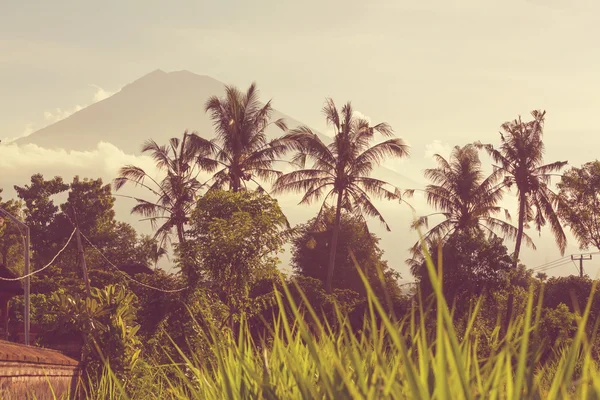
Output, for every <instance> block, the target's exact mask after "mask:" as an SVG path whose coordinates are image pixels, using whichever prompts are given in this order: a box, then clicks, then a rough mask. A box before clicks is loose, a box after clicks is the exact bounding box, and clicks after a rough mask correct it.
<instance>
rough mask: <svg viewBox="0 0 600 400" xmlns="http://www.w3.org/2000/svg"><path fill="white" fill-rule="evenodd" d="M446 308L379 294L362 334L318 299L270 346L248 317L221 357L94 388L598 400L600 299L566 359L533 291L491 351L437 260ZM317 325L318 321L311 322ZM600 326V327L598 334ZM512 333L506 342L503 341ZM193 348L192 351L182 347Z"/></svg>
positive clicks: (98, 393)
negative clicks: (592, 325)
mask: <svg viewBox="0 0 600 400" xmlns="http://www.w3.org/2000/svg"><path fill="white" fill-rule="evenodd" d="M428 267H429V274H430V277H431V280H432V282H433V286H434V291H435V296H436V302H437V304H436V307H435V310H436V311H435V313H436V315H435V316H429V318H434V321H435V324H434V328H433V329H431V328H429V329H426V327H425V322H424V321H425V318H424V311H423V310H422V309H420V308H418V306H417V307H414V308H413V310H412V313H411V314H410V315H409V316H407V317H405V318H404V319H402V320H396V319H395V318H394V316H390V315H389V314H388V313H386V312H385V308H384V307H383V305H382V304H380V303H379V302H378V301H377V299H376V298H375V297H374V296H373V295H372V293H370V295H369V299H368V305H369V317H368V318H366V319H365V323H364V325H363V329H362V330H361V331H360V332H358V333H357V332H356V331H353V330H352V329H351V328H350V325H349V323H348V319H347V318H346V316H344V315H342V314H341V313H339V312H338V314H337V316H338V318H337V326H336V329H335V332H336V333H333V330H332V329H331V328H330V327H329V326H324V325H323V324H322V323H321V322H320V320H319V318H317V314H316V312H315V310H313V309H312V308H311V307H310V305H309V304H307V303H304V304H294V303H293V301H291V300H290V299H291V296H290V294H289V292H285V293H282V294H280V295H279V296H278V298H277V301H278V303H279V305H280V306H282V305H283V303H284V302H287V301H291V303H292V304H291V309H292V311H293V312H292V316H289V315H286V314H285V313H283V312H282V313H280V314H279V315H278V316H277V317H276V318H275V322H274V323H273V326H272V329H273V338H272V339H271V340H270V342H269V343H257V342H256V341H254V340H252V339H251V338H250V335H249V333H248V329H247V327H246V326H244V325H243V324H242V326H241V329H240V330H239V336H237V337H235V338H232V337H224V336H223V334H222V333H221V332H217V331H216V330H212V331H209V332H208V334H209V335H210V336H212V337H211V343H212V346H211V354H209V355H208V356H207V355H204V356H202V357H200V356H199V355H198V356H197V357H193V358H191V359H185V360H186V361H185V362H184V363H183V364H179V365H176V364H170V365H149V364H142V365H141V366H140V371H141V374H138V375H139V376H138V377H137V378H136V379H133V380H131V381H129V382H127V383H126V384H125V387H124V386H123V383H121V382H120V381H119V380H118V379H116V378H115V377H114V376H113V375H112V374H111V373H110V371H109V370H106V372H105V374H104V375H103V377H102V379H101V380H100V382H96V383H94V384H93V385H92V388H91V390H90V392H89V393H88V394H87V397H88V398H95V399H126V398H134V399H150V398H154V399H188V398H193V399H263V398H264V399H387V398H389V399H448V400H450V399H452V400H457V399H559V398H560V399H566V398H572V399H587V398H590V399H592V398H593V399H597V398H600V374H599V371H598V368H597V363H596V361H595V360H594V359H593V357H592V355H591V351H590V349H591V347H590V346H591V343H592V342H593V341H592V340H591V339H592V338H590V337H589V329H588V330H587V332H588V333H586V329H585V328H586V325H587V323H588V315H589V309H590V304H591V299H590V302H589V303H588V305H587V307H586V309H585V310H584V311H582V313H581V316H580V320H579V322H578V323H579V328H578V331H577V333H576V335H575V337H574V338H573V340H572V341H571V344H570V346H568V347H565V348H562V349H554V350H555V352H556V357H554V358H553V359H552V361H549V362H546V363H544V364H540V363H539V362H537V361H536V360H537V359H536V354H538V353H539V352H538V350H539V348H538V347H539V346H538V344H539V343H540V342H541V341H540V338H539V337H538V329H537V328H538V322H539V320H540V310H541V306H540V304H534V301H533V295H530V296H529V302H528V304H527V307H526V311H525V314H524V315H523V316H520V317H518V318H517V319H516V320H515V321H513V324H512V325H511V326H510V327H509V329H508V330H507V332H506V335H503V334H500V328H499V327H498V328H497V329H496V330H495V333H494V338H493V345H492V346H491V349H492V350H491V351H486V355H485V356H484V355H482V354H480V343H479V342H478V340H477V339H476V338H475V337H474V335H472V334H471V330H472V329H473V322H474V321H475V317H476V315H477V312H478V306H476V307H475V308H474V310H473V313H472V316H471V318H470V320H469V323H468V324H467V327H466V331H465V332H463V333H462V334H461V335H460V337H459V335H458V334H457V332H456V330H455V328H454V325H453V323H452V317H451V314H450V311H449V308H448V306H447V305H446V303H445V301H444V298H443V296H442V295H441V282H440V281H439V279H438V278H437V272H436V269H435V268H434V267H433V265H431V263H430V264H429V266H428ZM307 321H308V322H310V323H307ZM594 332H595V331H594ZM500 337H503V338H504V339H502V340H501V339H500ZM182 354H183V353H182Z"/></svg>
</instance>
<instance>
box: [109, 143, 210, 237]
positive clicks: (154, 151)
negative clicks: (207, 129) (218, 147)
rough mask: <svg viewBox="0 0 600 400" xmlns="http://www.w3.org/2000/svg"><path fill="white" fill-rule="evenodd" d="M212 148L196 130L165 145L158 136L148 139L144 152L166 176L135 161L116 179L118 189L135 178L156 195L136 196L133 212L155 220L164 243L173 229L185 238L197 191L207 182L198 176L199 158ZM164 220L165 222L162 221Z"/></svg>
mask: <svg viewBox="0 0 600 400" xmlns="http://www.w3.org/2000/svg"><path fill="white" fill-rule="evenodd" d="M209 151H210V148H208V147H207V146H206V145H205V143H204V142H203V141H201V140H199V137H198V136H197V135H196V134H194V133H188V132H184V134H183V138H182V139H179V138H171V139H170V140H169V144H168V145H163V146H160V145H158V144H157V143H156V142H155V141H154V140H147V141H146V142H145V143H144V145H143V147H142V153H149V154H150V156H151V157H152V159H153V160H154V161H155V163H156V164H155V165H156V168H157V169H158V170H159V171H160V172H162V173H164V177H163V179H162V180H160V181H159V180H156V179H155V178H154V177H153V176H152V175H151V174H149V173H148V172H146V171H145V170H144V169H142V168H140V167H137V166H134V165H126V166H124V167H123V168H121V170H120V172H119V177H118V178H116V179H115V181H114V185H115V189H116V190H119V189H121V188H122V187H123V186H124V185H125V184H126V183H128V182H131V183H133V184H135V185H137V186H141V187H144V188H146V189H148V190H149V191H150V192H151V193H153V194H154V195H155V197H156V199H155V200H154V201H150V200H145V199H141V198H137V197H135V198H134V199H135V200H136V202H137V204H136V205H135V206H134V207H133V208H132V210H131V212H132V213H135V214H140V215H142V216H143V217H145V219H147V220H149V221H150V222H151V224H152V227H153V229H155V230H156V233H155V237H156V238H157V239H159V240H160V242H161V243H162V244H164V243H165V241H166V240H167V239H168V237H169V235H170V234H171V233H172V231H173V229H176V231H177V237H178V239H179V242H180V243H183V242H184V240H185V238H184V226H185V224H186V223H187V221H188V217H189V215H190V213H191V211H192V209H193V206H194V202H195V196H196V193H197V192H198V190H199V189H200V188H201V187H202V186H203V185H202V183H201V182H200V181H199V180H198V175H199V173H200V172H201V168H200V165H199V164H198V161H197V160H198V159H201V158H203V157H205V155H206V154H207V153H209ZM160 221H164V222H163V223H162V224H159V222H160Z"/></svg>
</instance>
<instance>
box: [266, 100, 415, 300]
mask: <svg viewBox="0 0 600 400" xmlns="http://www.w3.org/2000/svg"><path fill="white" fill-rule="evenodd" d="M323 112H324V114H325V118H326V120H327V123H328V124H330V125H333V127H334V129H335V137H334V139H333V142H332V143H330V144H329V145H326V144H325V143H323V142H322V141H321V139H320V138H319V137H318V136H317V135H316V134H314V133H313V132H312V131H311V130H310V128H308V127H306V126H302V127H299V128H297V129H294V130H292V131H291V132H290V133H289V134H287V135H286V136H285V137H284V138H285V139H286V141H287V140H289V141H292V142H293V143H294V145H293V147H294V149H295V150H296V151H297V154H296V155H295V156H294V159H293V161H294V162H295V163H297V164H299V166H300V168H301V169H299V170H297V171H294V172H290V173H288V174H285V175H283V176H281V177H279V178H278V179H277V181H276V183H275V187H274V193H282V192H285V191H293V192H302V193H304V196H303V198H302V200H301V201H300V204H309V203H311V202H312V201H319V200H320V199H321V198H323V206H322V207H321V211H320V212H319V216H318V217H317V221H320V220H321V218H320V216H321V214H322V212H323V210H324V207H325V206H326V205H327V204H328V201H329V200H330V198H335V200H334V202H335V212H336V216H335V222H334V225H333V232H332V240H331V248H330V255H329V262H328V267H327V278H326V281H325V287H326V290H327V292H328V293H331V292H332V282H333V271H334V267H335V257H336V251H337V243H338V236H339V231H340V220H341V213H342V209H346V210H348V211H349V212H352V213H355V214H357V215H361V216H362V215H367V216H372V217H378V218H379V220H380V221H381V223H382V224H384V225H385V227H386V228H387V229H388V230H389V226H388V225H387V223H386V222H385V220H384V218H383V216H382V215H381V213H380V212H379V210H377V208H376V207H375V205H374V204H373V203H372V202H371V198H370V196H375V197H377V198H382V197H383V198H386V199H389V200H395V199H399V198H400V193H399V190H398V189H395V188H392V187H390V186H391V185H389V184H388V183H386V182H384V181H381V180H379V179H375V178H371V177H369V175H370V173H371V171H372V170H373V168H374V167H375V166H377V165H378V164H379V163H380V162H382V161H383V159H384V158H385V157H387V156H392V157H405V156H407V155H408V146H407V145H406V144H405V143H404V141H402V139H399V138H392V139H387V140H385V141H383V142H380V143H378V144H375V145H371V142H372V141H373V139H374V137H375V135H374V134H375V133H376V132H377V133H380V134H381V135H383V136H387V137H389V136H392V135H393V132H392V128H391V127H390V126H389V125H388V124H387V123H380V124H377V125H375V126H370V124H369V121H367V120H365V119H363V118H358V117H356V115H355V114H354V112H353V110H352V106H351V104H350V103H347V104H346V105H344V106H343V107H342V109H341V112H338V110H337V108H336V106H335V104H334V102H333V100H331V99H328V100H327V103H326V105H325V107H324V109H323ZM307 159H312V160H313V161H314V164H313V166H312V168H305V164H306V160H307Z"/></svg>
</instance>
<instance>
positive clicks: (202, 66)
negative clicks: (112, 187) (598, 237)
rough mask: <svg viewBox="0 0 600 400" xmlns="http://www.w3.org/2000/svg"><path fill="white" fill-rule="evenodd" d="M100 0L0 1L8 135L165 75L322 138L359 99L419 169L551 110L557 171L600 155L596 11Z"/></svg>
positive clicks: (583, 3) (580, 6)
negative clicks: (264, 104) (215, 86)
mask: <svg viewBox="0 0 600 400" xmlns="http://www.w3.org/2000/svg"><path fill="white" fill-rule="evenodd" d="M91 3H92V2H85V1H61V0H56V1H52V2H46V1H27V0H23V1H19V2H16V1H9V0H0V91H1V93H2V95H0V138H2V137H15V136H20V135H22V134H23V133H24V132H30V131H33V130H36V129H39V128H41V127H43V126H45V125H47V124H49V123H51V122H54V121H56V120H57V119H60V118H62V117H64V116H66V115H68V114H69V113H71V112H73V111H76V110H77V108H78V107H84V106H86V105H88V104H90V103H92V102H93V101H95V100H99V99H101V98H103V97H106V96H107V95H109V94H110V93H112V92H115V91H117V90H119V89H120V88H121V87H122V86H123V85H125V84H127V83H129V82H131V81H133V80H135V79H137V78H139V77H140V76H142V75H144V74H146V73H148V72H150V71H152V70H154V69H157V68H160V69H163V70H165V71H172V70H182V69H187V70H190V71H192V72H195V73H198V74H206V75H210V76H212V77H214V78H216V79H219V80H221V81H223V82H225V83H232V84H236V85H240V86H247V85H248V84H249V83H250V82H251V81H253V80H255V81H257V83H258V84H259V87H260V88H261V91H262V93H263V94H264V96H265V97H272V98H273V101H274V104H275V106H276V108H278V109H279V110H281V111H282V112H285V113H286V114H288V115H290V116H292V117H294V118H295V119H298V120H300V121H303V122H304V123H307V124H309V125H311V126H313V127H315V128H323V122H322V117H321V114H320V108H321V106H322V103H323V99H324V97H325V96H331V97H333V98H334V99H335V100H336V101H337V102H339V103H341V102H343V101H346V100H352V101H353V102H354V104H355V105H356V107H357V108H358V109H359V110H360V111H361V112H362V113H364V114H366V115H368V116H369V117H370V118H371V119H372V120H373V121H387V122H389V123H390V124H391V125H392V126H393V128H394V129H395V130H396V132H397V134H398V135H399V136H401V137H403V138H405V139H406V140H407V141H408V142H409V143H411V144H412V145H413V158H415V159H418V160H421V161H422V160H423V158H424V154H425V151H426V146H427V145H429V146H431V144H432V143H434V141H436V140H437V141H439V143H438V144H439V145H440V146H442V147H443V146H446V147H449V146H450V145H455V144H464V143H467V142H471V141H473V140H478V139H480V140H483V141H486V142H492V143H495V142H497V139H498V134H497V131H498V126H499V125H500V124H501V123H502V122H504V121H506V120H509V119H513V118H515V117H516V116H517V114H519V113H520V114H523V115H527V114H528V113H529V111H530V110H532V109H535V108H544V109H546V110H547V112H548V115H547V124H546V144H547V160H548V161H554V160H555V159H566V160H568V161H569V162H570V163H571V164H574V165H580V164H581V163H583V162H585V161H589V160H593V159H595V158H596V157H597V149H598V148H599V147H600V136H599V135H598V134H599V133H600V121H599V119H598V117H597V116H596V115H597V112H598V110H600V77H599V71H600V46H599V45H598V38H600V25H599V24H598V22H599V19H600V2H598V1H593V0H577V1H567V0H530V1H524V0H505V1H485V0H477V1H475V0H465V1H458V0H418V1H402V0H397V1H391V0H389V1H384V0H374V1H371V2H365V1H355V0H346V1H337V0H335V1H323V0H321V1H314V0H307V1H303V2H291V1H282V0H279V1H274V0H273V1H259V0H257V1H253V2H249V1H223V2H218V1H212V2H207V1H204V2H203V1H178V2H176V3H172V4H168V3H167V2H164V1H156V0H150V1H148V0H146V1H135V2H134V1H113V0H108V1H102V2H100V1H97V2H93V4H91ZM204 100H205V99H199V112H200V111H201V110H200V108H201V104H202V102H203V101H204ZM571 250H574V251H576V250H577V249H576V247H574V248H572V249H571ZM555 255H556V254H551V255H546V256H544V257H545V258H544V257H542V255H538V258H537V260H539V261H540V262H545V261H551V260H552V259H554V258H556V257H555Z"/></svg>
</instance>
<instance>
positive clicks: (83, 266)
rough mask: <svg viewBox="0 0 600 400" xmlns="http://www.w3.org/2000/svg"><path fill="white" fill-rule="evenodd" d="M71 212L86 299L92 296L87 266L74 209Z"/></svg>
mask: <svg viewBox="0 0 600 400" xmlns="http://www.w3.org/2000/svg"><path fill="white" fill-rule="evenodd" d="M72 210H73V218H75V238H76V239H77V250H78V252H79V262H80V263H81V269H82V270H83V280H84V281H85V290H86V292H87V295H88V297H91V296H92V292H91V290H90V280H89V278H88V272H87V265H86V264H85V254H84V252H83V245H82V244H81V234H80V233H79V223H78V222H77V214H76V213H75V208H72Z"/></svg>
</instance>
